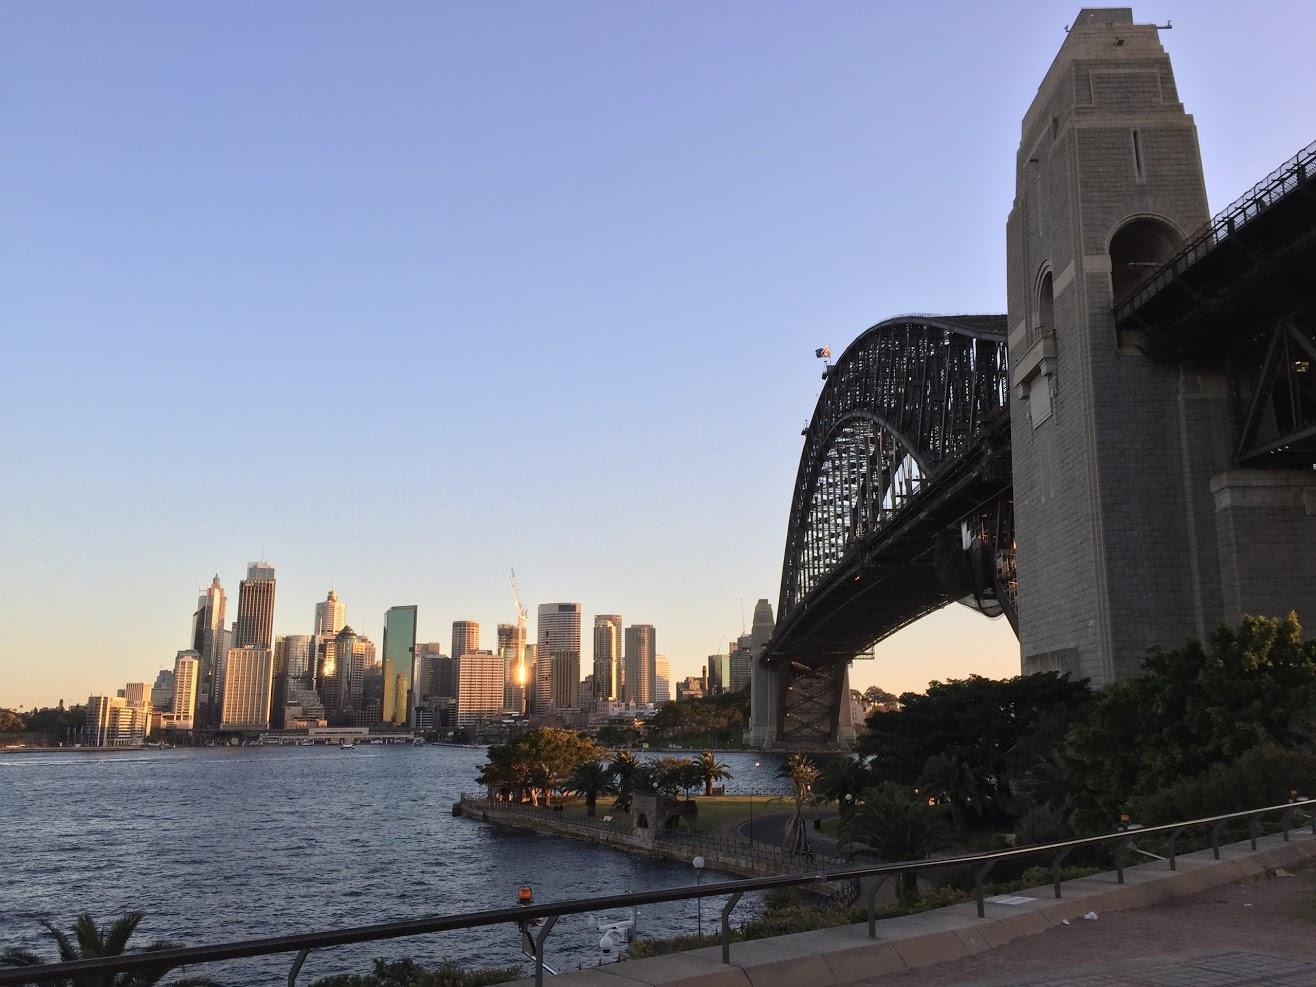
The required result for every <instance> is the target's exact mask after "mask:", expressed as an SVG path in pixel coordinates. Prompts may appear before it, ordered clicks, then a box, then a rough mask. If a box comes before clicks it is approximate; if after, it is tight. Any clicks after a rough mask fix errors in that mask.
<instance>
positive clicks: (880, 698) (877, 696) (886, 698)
mask: <svg viewBox="0 0 1316 987" xmlns="http://www.w3.org/2000/svg"><path fill="white" fill-rule="evenodd" d="M859 701H860V702H861V703H863V704H864V705H865V706H867V707H868V708H869V709H873V708H877V709H879V710H881V711H882V712H884V713H887V712H894V711H895V710H897V709H899V708H900V699H899V698H898V697H897V696H896V694H895V693H894V692H887V691H886V690H885V689H879V688H878V687H877V686H875V685H870V686H869V687H868V688H867V689H865V690H864V692H863V695H861V696H860V697H859Z"/></svg>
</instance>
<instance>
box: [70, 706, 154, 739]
mask: <svg viewBox="0 0 1316 987" xmlns="http://www.w3.org/2000/svg"><path fill="white" fill-rule="evenodd" d="M150 723H151V707H150V705H149V704H146V703H143V704H141V705H136V706H134V705H132V704H131V703H129V702H128V700H127V699H126V698H125V697H123V696H91V697H89V698H88V699H87V718H86V726H85V730H84V732H83V743H84V744H86V745H87V746H89V747H137V746H139V745H141V744H142V743H143V742H144V741H145V740H146V735H147V733H148V732H149V730H150Z"/></svg>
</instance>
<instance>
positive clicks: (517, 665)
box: [498, 624, 530, 713]
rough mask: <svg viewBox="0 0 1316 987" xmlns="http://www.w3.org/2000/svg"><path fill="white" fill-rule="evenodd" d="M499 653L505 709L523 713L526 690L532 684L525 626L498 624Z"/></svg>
mask: <svg viewBox="0 0 1316 987" xmlns="http://www.w3.org/2000/svg"><path fill="white" fill-rule="evenodd" d="M498 655H499V657H500V658H502V659H503V709H505V710H507V711H508V712H511V713H521V712H523V711H524V710H525V698H526V690H527V688H528V687H529V684H530V674H529V673H530V669H529V666H527V665H526V654H525V628H524V627H523V626H521V625H520V624H499V625H498Z"/></svg>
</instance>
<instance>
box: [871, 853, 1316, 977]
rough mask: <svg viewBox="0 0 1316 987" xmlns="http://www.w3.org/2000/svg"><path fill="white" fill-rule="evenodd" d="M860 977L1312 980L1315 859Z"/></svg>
mask: <svg viewBox="0 0 1316 987" xmlns="http://www.w3.org/2000/svg"><path fill="white" fill-rule="evenodd" d="M1278 873H1279V874H1284V873H1288V872H1286V871H1282V870H1281V871H1279V872H1278ZM856 983H859V984H872V985H873V987H912V985H914V984H918V985H919V987H934V985H951V984H955V985H958V987H1025V985H1029V987H1031V985H1038V987H1040V985H1048V987H1253V985H1260V984H1273V985H1276V987H1316V868H1311V867H1308V868H1304V869H1302V870H1297V871H1294V872H1292V876H1290V877H1282V876H1280V877H1270V878H1264V879H1261V880H1257V881H1250V882H1246V883H1232V884H1224V885H1221V886H1219V887H1216V888H1212V889H1210V890H1208V891H1204V892H1201V893H1200V894H1196V895H1193V896H1191V897H1186V898H1182V899H1176V900H1172V901H1168V902H1165V903H1162V904H1159V905H1156V906H1155V907H1152V908H1141V909H1137V910H1135V911H1123V912H1112V913H1109V914H1106V915H1098V916H1097V918H1096V920H1095V921H1083V920H1082V919H1076V920H1073V921H1071V922H1070V924H1069V925H1057V926H1056V927H1054V928H1052V929H1049V930H1048V931H1046V932H1043V933H1040V934H1038V935H1035V936H1030V937H1028V938H1025V939H1017V940H1015V941H1014V942H1011V943H1009V944H1008V945H1006V946H1002V947H1000V948H997V949H992V950H988V951H986V952H982V953H977V954H975V955H973V956H968V957H965V958H964V959H959V960H952V961H950V962H948V963H942V964H938V965H936V966H930V967H924V968H922V969H919V970H910V971H908V972H904V973H897V974H889V975H886V976H883V977H880V978H875V979H872V980H862V981H857V982H856Z"/></svg>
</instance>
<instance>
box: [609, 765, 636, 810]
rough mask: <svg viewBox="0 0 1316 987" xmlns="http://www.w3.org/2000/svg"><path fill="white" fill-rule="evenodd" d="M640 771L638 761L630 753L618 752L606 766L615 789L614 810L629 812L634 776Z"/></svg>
mask: <svg viewBox="0 0 1316 987" xmlns="http://www.w3.org/2000/svg"><path fill="white" fill-rule="evenodd" d="M639 770H640V761H639V759H638V758H636V756H635V755H634V754H632V753H631V752H630V751H618V752H617V754H616V755H615V756H614V757H613V759H612V762H611V763H610V764H609V765H608V771H609V772H611V774H612V777H613V779H614V784H615V785H616V788H617V802H616V804H615V805H614V808H616V809H620V810H621V811H622V812H630V811H631V796H632V795H633V794H634V793H635V774H636V772H637V771H639Z"/></svg>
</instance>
